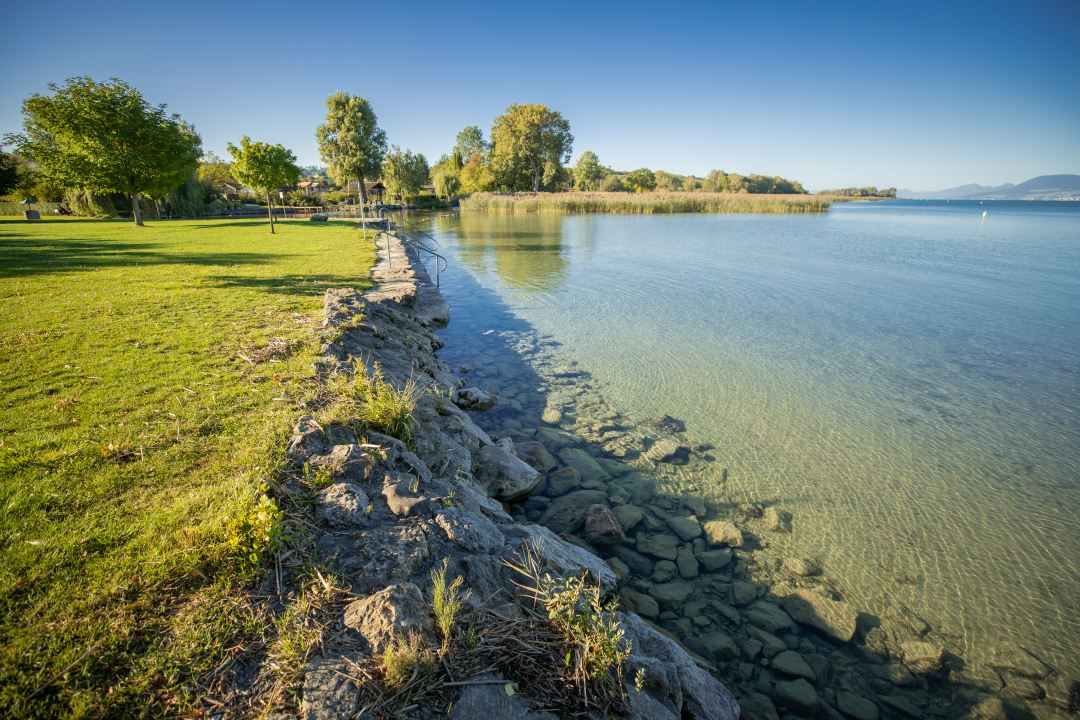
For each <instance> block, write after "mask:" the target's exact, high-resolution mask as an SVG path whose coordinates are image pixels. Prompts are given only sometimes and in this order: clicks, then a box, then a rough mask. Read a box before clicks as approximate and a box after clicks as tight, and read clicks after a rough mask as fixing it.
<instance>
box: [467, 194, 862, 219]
mask: <svg viewBox="0 0 1080 720" xmlns="http://www.w3.org/2000/svg"><path fill="white" fill-rule="evenodd" d="M854 199H855V198H850V197H823V196H821V195H771V194H768V195H766V194H761V195H758V194H748V193H701V192H696V193H689V192H663V193H625V192H588V193H584V192H574V193H565V192H564V193H544V192H541V193H531V192H530V193H520V192H519V193H513V192H506V193H503V192H480V193H474V194H472V195H470V196H469V197H467V198H463V199H462V200H461V209H462V210H469V211H473V212H550V213H626V214H655V213H780V214H783V213H817V212H826V211H827V210H828V209H829V205H831V204H832V203H834V202H848V201H851V200H854Z"/></svg>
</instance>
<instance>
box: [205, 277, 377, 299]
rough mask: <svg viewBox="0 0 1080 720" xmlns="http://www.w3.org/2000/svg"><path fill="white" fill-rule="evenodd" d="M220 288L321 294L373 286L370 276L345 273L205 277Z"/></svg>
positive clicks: (289, 293) (365, 289) (359, 290)
mask: <svg viewBox="0 0 1080 720" xmlns="http://www.w3.org/2000/svg"><path fill="white" fill-rule="evenodd" d="M206 280H207V281H208V282H212V283H214V287H217V288H220V289H246V290H257V291H259V292H267V293H276V294H278V295H304V296H322V295H323V294H324V293H325V292H326V291H327V290H329V289H330V288H339V287H348V288H353V289H355V290H356V291H357V292H360V293H363V292H365V291H367V290H370V289H371V288H373V287H375V281H374V280H372V279H371V278H359V277H349V276H346V275H325V274H324V275H305V276H303V277H302V278H300V277H286V276H277V277H247V276H243V275H215V276H212V277H208V278H206Z"/></svg>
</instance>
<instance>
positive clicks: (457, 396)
mask: <svg viewBox="0 0 1080 720" xmlns="http://www.w3.org/2000/svg"><path fill="white" fill-rule="evenodd" d="M498 401H499V398H498V397H497V396H495V395H490V394H488V393H486V392H484V391H483V390H481V389H480V388H478V387H467V388H464V389H462V390H454V391H453V393H451V395H450V402H452V403H454V404H455V405H457V406H458V407H459V408H461V409H462V410H472V411H482V410H490V409H491V408H493V407H495V403H496V402H498Z"/></svg>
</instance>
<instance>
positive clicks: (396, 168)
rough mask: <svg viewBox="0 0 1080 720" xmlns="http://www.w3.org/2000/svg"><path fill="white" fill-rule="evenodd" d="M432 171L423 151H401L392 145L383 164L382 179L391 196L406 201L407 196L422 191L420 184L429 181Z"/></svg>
mask: <svg viewBox="0 0 1080 720" xmlns="http://www.w3.org/2000/svg"><path fill="white" fill-rule="evenodd" d="M430 172H431V171H430V169H429V168H428V164H427V159H426V158H425V157H424V156H423V154H422V153H417V154H416V155H413V153H412V151H411V150H406V151H405V152H401V148H399V147H398V146H397V145H391V146H390V152H388V153H387V154H386V159H385V160H384V161H383V164H382V181H383V184H384V185H386V193H387V194H388V195H390V196H391V197H393V196H395V195H396V196H398V197H399V198H400V199H401V202H402V203H404V202H405V198H406V197H407V196H409V195H416V194H417V193H419V192H420V186H422V185H423V184H424V183H425V182H426V181H427V179H428V175H429V173H430Z"/></svg>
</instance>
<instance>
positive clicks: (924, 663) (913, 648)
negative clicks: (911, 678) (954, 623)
mask: <svg viewBox="0 0 1080 720" xmlns="http://www.w3.org/2000/svg"><path fill="white" fill-rule="evenodd" d="M900 652H901V654H902V655H903V658H904V666H905V667H907V669H908V670H910V671H911V672H912V673H913V674H915V675H930V674H932V673H935V672H937V671H938V670H940V669H941V668H942V666H943V665H944V663H945V652H944V650H942V649H941V648H939V647H935V646H934V645H931V644H930V643H924V642H914V641H911V642H906V643H903V644H902V645H901V646H900Z"/></svg>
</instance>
